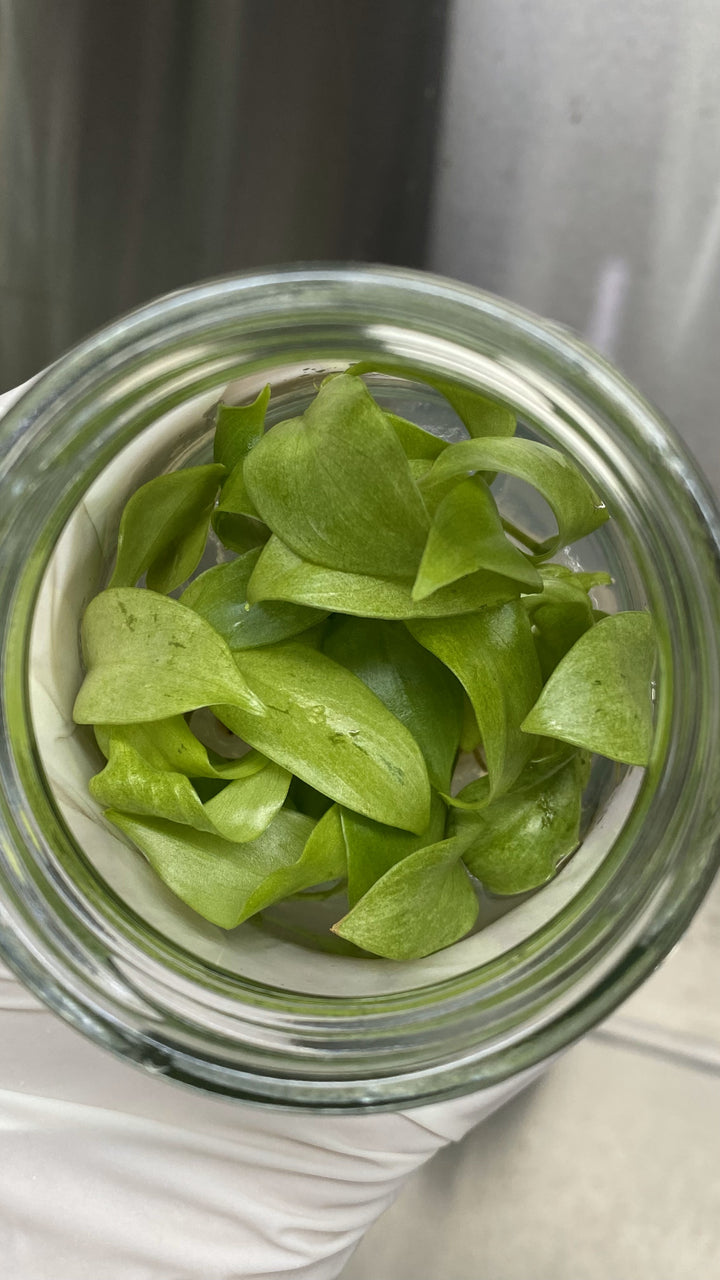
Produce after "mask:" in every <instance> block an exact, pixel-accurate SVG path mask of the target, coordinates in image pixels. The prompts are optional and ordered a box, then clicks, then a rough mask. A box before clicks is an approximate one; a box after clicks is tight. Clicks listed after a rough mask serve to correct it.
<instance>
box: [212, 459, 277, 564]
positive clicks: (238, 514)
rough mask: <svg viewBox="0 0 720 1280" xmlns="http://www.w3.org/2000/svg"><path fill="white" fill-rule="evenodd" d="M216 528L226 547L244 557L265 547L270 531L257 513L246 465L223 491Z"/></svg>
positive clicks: (217, 511)
mask: <svg viewBox="0 0 720 1280" xmlns="http://www.w3.org/2000/svg"><path fill="white" fill-rule="evenodd" d="M212 525H213V529H214V530H215V532H216V534H217V536H218V538H219V539H220V541H221V542H222V544H223V546H225V547H229V548H230V550H231V551H237V552H238V554H239V555H242V554H243V553H244V552H246V551H251V550H252V549H253V548H254V547H262V546H263V545H264V543H266V542H267V540H268V538H269V537H270V530H269V529H268V527H267V525H266V524H264V523H263V521H262V520H260V519H259V518H258V516H257V514H256V513H255V510H254V507H253V504H252V502H251V501H250V496H249V494H248V491H247V486H246V484H245V474H244V468H243V464H242V463H241V462H240V463H238V465H237V467H236V468H235V470H234V471H233V473H232V475H231V476H230V477H229V479H228V481H227V483H226V484H225V487H224V488H223V493H222V498H221V500H220V502H219V503H218V505H217V507H216V508H215V510H214V512H213V518H212Z"/></svg>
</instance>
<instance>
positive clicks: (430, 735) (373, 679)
mask: <svg viewBox="0 0 720 1280" xmlns="http://www.w3.org/2000/svg"><path fill="white" fill-rule="evenodd" d="M323 648H324V651H325V653H326V654H328V656H329V657H330V658H332V659H333V660H334V661H335V662H339V663H340V664H341V665H342V666H343V667H347V669H348V670H349V671H352V672H353V673H354V674H355V675H356V676H358V678H359V679H360V680H362V682H363V684H366V685H367V687H368V689H372V691H373V693H374V694H376V695H377V697H378V698H380V700H381V702H383V703H384V704H385V706H386V707H387V708H388V710H389V711H392V713H393V715H394V716H397V718H398V720H400V722H401V723H402V724H404V725H405V727H406V729H408V730H409V731H410V733H411V734H412V736H413V738H414V739H415V741H416V742H417V744H418V746H419V748H420V750H421V751H422V753H423V756H424V757H425V763H426V765H427V770H428V776H429V778H430V781H431V783H432V785H433V786H434V787H437V789H438V790H439V791H447V790H448V788H449V786H450V778H451V777H452V771H453V767H454V764H455V757H456V755H457V752H458V746H459V743H460V732H461V729H462V718H463V690H462V687H461V685H459V684H458V682H457V680H456V679H455V677H454V676H453V674H452V673H451V672H450V671H448V669H447V667H446V666H444V665H443V663H442V662H438V660H437V658H434V657H433V655H432V654H431V653H428V651H427V650H426V649H424V648H423V647H422V646H421V645H419V644H418V643H417V641H416V640H413V638H412V636H411V635H410V634H409V632H408V630H407V628H406V627H404V626H403V624H402V623H401V622H381V621H378V620H376V619H371V618H348V617H345V618H338V619H336V620H335V622H334V624H333V626H332V627H331V629H330V631H329V632H328V634H327V636H326V638H325V642H324V645H323ZM437 838H438V839H440V837H439V836H438V837H437ZM428 843H432V842H431V841H428Z"/></svg>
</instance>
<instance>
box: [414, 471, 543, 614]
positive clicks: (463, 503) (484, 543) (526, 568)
mask: <svg viewBox="0 0 720 1280" xmlns="http://www.w3.org/2000/svg"><path fill="white" fill-rule="evenodd" d="M477 569H485V570H490V571H491V572H492V573H498V574H500V575H501V576H502V577H504V578H514V579H516V580H517V581H518V582H519V583H520V585H521V587H522V588H523V589H524V590H533V589H536V588H538V587H541V586H542V578H541V577H540V574H539V573H538V571H537V569H536V568H535V567H534V566H533V565H532V564H531V562H530V560H529V559H528V557H527V556H525V555H523V553H522V551H518V549H517V547H515V546H513V544H512V542H510V540H509V539H508V538H507V537H506V535H505V531H504V529H503V527H502V524H501V523H500V515H499V513H498V509H497V507H496V506H495V502H494V499H493V496H492V494H491V492H490V489H489V488H488V486H487V484H486V483H485V481H484V480H482V479H481V477H480V476H475V477H474V478H473V479H470V480H462V481H461V482H460V483H459V484H456V485H453V488H452V489H451V490H450V492H449V493H448V494H447V495H446V496H445V497H444V498H443V500H442V502H441V503H440V505H439V506H438V508H437V511H436V512H435V514H434V516H433V522H432V524H431V526H430V533H429V535H428V540H427V543H426V545H425V551H424V552H423V558H422V560H421V562H420V568H419V569H418V573H417V577H416V579H415V585H414V587H413V590H412V596H413V600H425V599H426V598H427V596H429V595H432V593H433V592H435V591H437V590H438V588H439V587H446V586H448V585H449V584H450V583H451V582H457V580H458V579H459V578H465V577H467V575H468V574H471V573H474V572H475V571H476V570H477Z"/></svg>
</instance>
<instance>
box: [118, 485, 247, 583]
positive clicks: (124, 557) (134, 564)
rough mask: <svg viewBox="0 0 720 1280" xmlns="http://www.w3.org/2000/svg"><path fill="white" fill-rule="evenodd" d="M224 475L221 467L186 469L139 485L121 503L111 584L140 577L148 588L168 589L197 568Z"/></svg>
mask: <svg viewBox="0 0 720 1280" xmlns="http://www.w3.org/2000/svg"><path fill="white" fill-rule="evenodd" d="M224 475H225V468H224V467H221V466H214V465H213V466H209V467H186V468H185V469H184V470H182V471H172V472H170V473H169V474H168V475H164V476H156V477H155V479H154V480H149V481H148V483H147V484H144V485H141V487H140V488H139V489H137V490H136V491H135V493H134V494H133V495H132V497H131V498H129V499H128V501H127V503H126V504H125V509H124V511H123V513H122V517H121V520H120V531H119V533H118V547H117V557H116V560H115V568H114V569H113V575H112V578H111V579H110V586H111V587H134V586H135V584H136V582H137V581H138V580H139V579H140V578H141V577H142V575H143V574H145V575H146V580H147V585H148V586H149V587H150V588H151V590H153V591H161V592H168V591H174V589H175V588H176V587H179V586H180V585H181V584H182V583H183V582H186V581H187V579H188V578H189V577H190V575H191V574H192V573H194V571H195V569H197V566H198V564H199V563H200V559H201V556H202V553H203V551H204V549H205V543H206V541H207V535H208V529H209V527H210V515H211V512H212V509H213V503H214V502H215V497H216V494H217V491H218V486H219V484H220V482H221V480H222V478H223V476H224Z"/></svg>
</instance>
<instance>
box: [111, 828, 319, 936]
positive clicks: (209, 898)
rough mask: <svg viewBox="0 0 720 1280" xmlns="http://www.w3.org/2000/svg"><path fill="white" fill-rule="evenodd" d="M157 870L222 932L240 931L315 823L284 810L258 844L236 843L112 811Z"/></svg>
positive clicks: (295, 857)
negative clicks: (254, 902) (256, 899)
mask: <svg viewBox="0 0 720 1280" xmlns="http://www.w3.org/2000/svg"><path fill="white" fill-rule="evenodd" d="M106 816H107V817H108V818H109V819H110V821H111V822H114V823H115V826H117V827H119V828H120V830H121V831H124V832H125V834H126V835H127V836H129V837H130V839H131V840H132V841H133V843H134V844H136V845H137V847H138V849H140V850H141V852H142V853H143V854H144V855H145V857H146V858H147V860H148V862H149V863H150V865H151V867H153V869H154V870H155V871H156V872H157V874H158V875H159V876H160V878H161V880H163V881H164V882H165V884H166V885H167V886H168V888H169V889H171V890H172V892H173V893H175V894H176V895H177V897H178V898H181V899H182V901H183V902H185V903H187V905H188V906H189V907H192V909H193V911H197V912H198V914H199V915H201V916H204V918H205V919H206V920H209V921H210V922H211V924H216V925H219V926H220V928H221V929H234V928H235V926H236V925H238V924H240V923H241V922H242V921H243V920H246V919H247V917H248V915H249V914H250V909H249V907H248V903H249V902H250V900H251V898H252V895H253V894H254V893H255V891H256V890H257V889H258V888H259V887H260V886H261V885H262V883H263V881H265V880H266V879H267V877H268V876H270V875H272V873H273V872H275V871H277V870H279V869H280V868H282V867H285V866H290V865H292V863H294V862H297V861H298V859H299V858H300V857H301V856H302V852H303V849H304V848H305V845H306V842H307V840H308V837H309V836H310V833H311V831H312V829H313V826H314V823H313V821H312V819H311V818H306V817H305V815H304V814H302V813H290V812H288V811H287V810H284V809H281V810H280V812H279V813H278V815H277V817H276V818H275V819H274V820H273V821H272V822H271V823H270V826H269V827H267V828H266V830H265V831H263V833H262V835H260V836H258V838H257V839H256V840H251V841H250V842H249V843H247V844H234V843H232V842H231V841H229V840H223V839H222V838H221V837H220V836H216V835H212V834H211V833H210V832H207V831H194V830H193V829H192V828H191V827H183V826H180V824H179V823H175V822H167V821H166V820H165V819H164V818H146V817H139V816H137V815H133V814H128V813H120V812H119V811H117V810H114V809H110V810H108V812H107V814H106Z"/></svg>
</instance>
